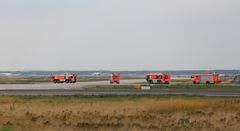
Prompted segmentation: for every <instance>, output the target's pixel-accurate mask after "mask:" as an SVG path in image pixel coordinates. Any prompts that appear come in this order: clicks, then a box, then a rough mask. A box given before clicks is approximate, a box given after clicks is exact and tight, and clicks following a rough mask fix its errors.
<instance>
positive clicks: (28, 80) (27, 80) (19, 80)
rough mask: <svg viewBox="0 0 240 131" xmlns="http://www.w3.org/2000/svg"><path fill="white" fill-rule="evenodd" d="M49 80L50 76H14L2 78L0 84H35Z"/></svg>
mask: <svg viewBox="0 0 240 131" xmlns="http://www.w3.org/2000/svg"><path fill="white" fill-rule="evenodd" d="M46 82H49V78H48V77H12V78H10V77H9V78H8V77H6V78H4V77H2V78H0V84H34V83H46Z"/></svg>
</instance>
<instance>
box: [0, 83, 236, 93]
mask: <svg viewBox="0 0 240 131" xmlns="http://www.w3.org/2000/svg"><path fill="white" fill-rule="evenodd" d="M143 81H144V80H122V81H121V85H131V84H134V83H139V82H143ZM91 85H109V81H98V82H80V83H76V84H52V83H46V84H14V85H8V84H6V85H0V95H31V96H37V95H43V96H44V95H107V94H109V95H167V94H171V95H205V96H240V89H229V90H221V89H218V90H213V89H201V90H196V89H189V90H187V89H151V90H133V89H130V90H117V89H114V90H93V89H85V88H84V87H86V86H91Z"/></svg>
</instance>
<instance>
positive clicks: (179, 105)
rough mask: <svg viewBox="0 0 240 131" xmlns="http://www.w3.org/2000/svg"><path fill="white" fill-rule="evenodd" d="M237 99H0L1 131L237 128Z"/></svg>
mask: <svg viewBox="0 0 240 131" xmlns="http://www.w3.org/2000/svg"><path fill="white" fill-rule="evenodd" d="M239 108H240V98H239V97H200V96H191V97H190V96H169V95H167V96H165V95H163V96H109V95H108V96H38V97H32V96H29V97H26V96H22V97H21V96H16V97H8V96H1V97H0V118H1V119H0V130H1V129H2V130H5V131H11V130H20V131H32V130H34V131H42V130H46V131H52V130H58V131H68V130H69V131H76V130H94V131H95V130H102V131H108V130H109V131H110V130H117V131H118V130H119V131H126V130H133V131H134V130H135V131H139V130H153V131H155V130H166V131H168V130H170V131H171V130H180V131H185V130H193V131H198V130H199V131H205V130H211V131H238V130H239V129H240V110H239Z"/></svg>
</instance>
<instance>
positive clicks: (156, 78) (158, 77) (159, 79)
mask: <svg viewBox="0 0 240 131" xmlns="http://www.w3.org/2000/svg"><path fill="white" fill-rule="evenodd" d="M146 80H147V82H148V83H149V84H170V82H171V75H170V74H161V73H151V74H147V75H146Z"/></svg>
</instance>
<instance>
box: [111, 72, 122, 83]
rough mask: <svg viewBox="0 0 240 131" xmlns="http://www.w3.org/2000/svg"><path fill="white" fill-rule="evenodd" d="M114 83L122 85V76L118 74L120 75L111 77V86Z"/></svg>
mask: <svg viewBox="0 0 240 131" xmlns="http://www.w3.org/2000/svg"><path fill="white" fill-rule="evenodd" d="M114 83H116V84H120V74H119V73H118V74H114V73H113V74H112V75H111V78H110V84H114Z"/></svg>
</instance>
